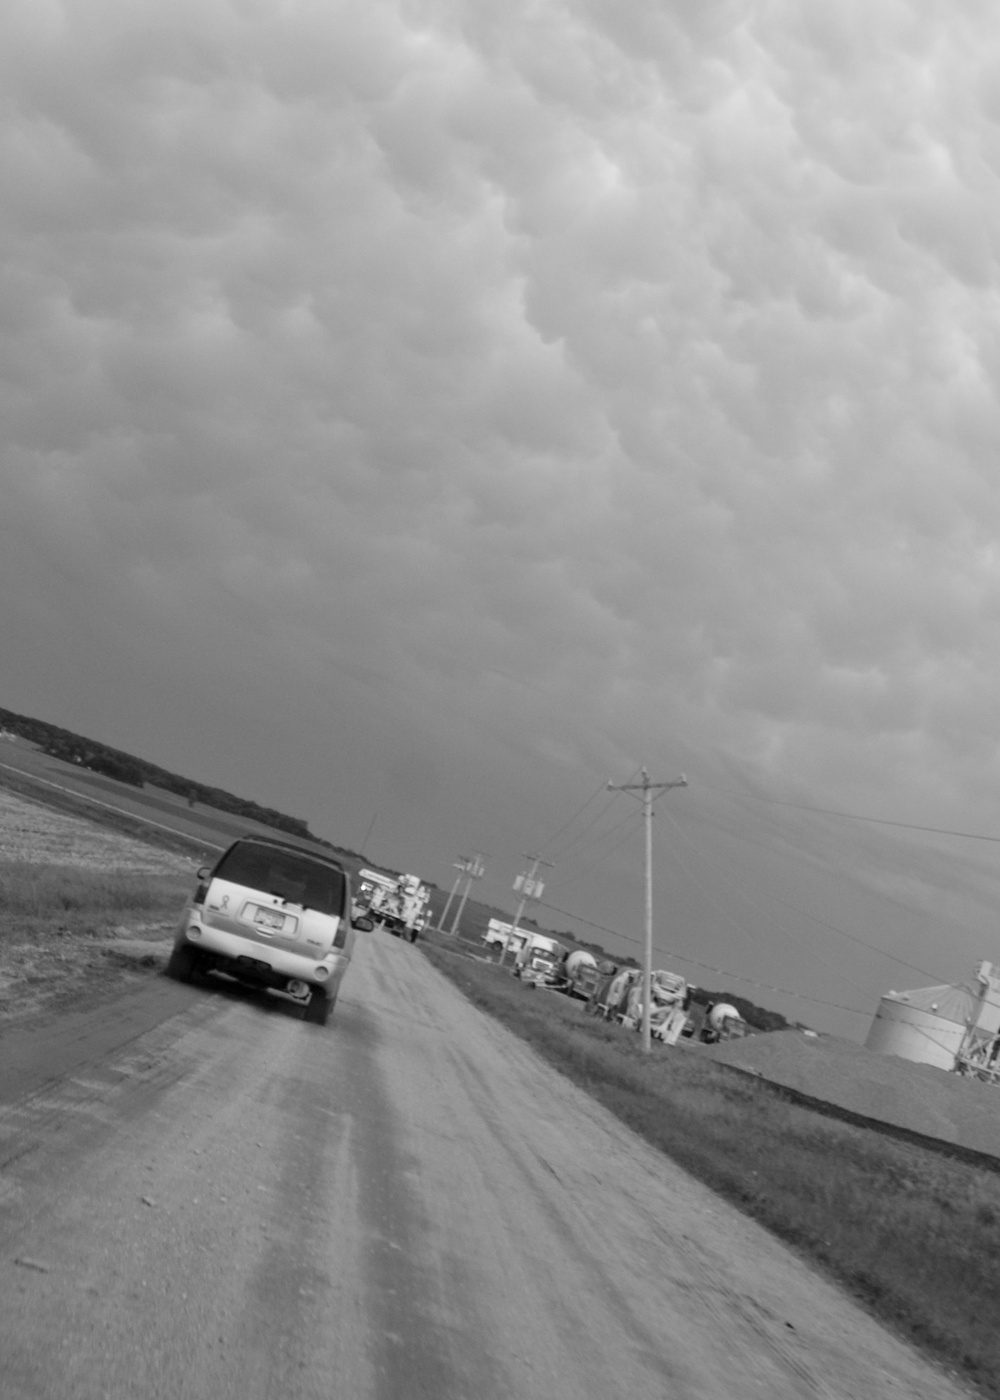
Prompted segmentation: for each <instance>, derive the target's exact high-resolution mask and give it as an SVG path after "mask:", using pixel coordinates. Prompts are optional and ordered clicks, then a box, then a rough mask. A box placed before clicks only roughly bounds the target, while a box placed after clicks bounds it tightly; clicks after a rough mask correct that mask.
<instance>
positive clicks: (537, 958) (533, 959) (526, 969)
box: [514, 933, 563, 987]
mask: <svg viewBox="0 0 1000 1400" xmlns="http://www.w3.org/2000/svg"><path fill="white" fill-rule="evenodd" d="M562 952H563V949H562V945H561V944H559V943H557V942H556V940H555V939H554V938H549V937H548V936H547V935H546V934H544V933H528V934H527V935H526V937H525V940H524V942H523V943H522V945H521V947H520V948H519V950H518V952H517V954H516V956H515V959H514V976H515V977H520V979H521V981H522V982H526V983H528V985H529V986H534V987H554V986H557V985H558V984H559V982H560V981H561V977H562V974H561V969H560V959H561V955H562Z"/></svg>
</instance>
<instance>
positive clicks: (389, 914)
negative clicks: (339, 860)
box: [356, 870, 431, 943]
mask: <svg viewBox="0 0 1000 1400" xmlns="http://www.w3.org/2000/svg"><path fill="white" fill-rule="evenodd" d="M358 881H359V884H358V893H357V897H356V907H357V909H358V912H359V913H360V914H362V915H367V916H368V917H369V918H371V919H373V920H376V921H377V922H378V923H380V924H381V925H382V927H383V928H385V929H387V930H388V931H389V933H394V934H396V935H397V937H399V938H408V939H409V940H410V942H411V943H416V941H417V936H418V935H419V933H420V932H421V930H422V929H423V928H425V927H426V924H427V906H428V904H429V903H430V898H431V892H430V890H429V889H428V888H427V886H426V885H423V884H421V882H420V879H419V877H418V876H416V875H384V874H383V873H382V872H381V871H379V870H360V871H359V872H358Z"/></svg>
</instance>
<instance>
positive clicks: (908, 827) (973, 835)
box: [702, 783, 1000, 845]
mask: <svg viewBox="0 0 1000 1400" xmlns="http://www.w3.org/2000/svg"><path fill="white" fill-rule="evenodd" d="M702 786H703V787H707V788H711V789H712V791H713V792H723V793H727V794H728V795H729V796H730V797H742V798H745V799H746V800H748V801H751V802H766V803H767V804H768V805H769V806H771V807H794V808H796V810H797V811H800V812H815V813H816V814H817V815H818V816H822V817H843V818H844V819H845V820H846V821H852V822H872V823H873V824H874V825H876V826H897V827H900V828H901V829H902V830H903V831H928V832H930V833H931V834H932V835H934V836H960V837H962V838H963V840H966V841H990V842H993V843H994V844H996V845H1000V836H986V835H984V834H983V833H982V832H981V831H955V830H954V829H953V828H951V827H947V826H921V825H920V824H919V823H917V822H897V821H891V820H890V819H889V818H888V817H866V816H864V815H863V814H862V813H861V812H840V811H837V810H836V809H835V808H833V807H813V806H810V805H809V804H808V803H805V802H792V801H790V800H789V799H787V798H782V797H761V796H760V794H759V793H756V792H738V791H737V790H736V788H724V787H718V786H717V785H716V784H715V783H703V784H702Z"/></svg>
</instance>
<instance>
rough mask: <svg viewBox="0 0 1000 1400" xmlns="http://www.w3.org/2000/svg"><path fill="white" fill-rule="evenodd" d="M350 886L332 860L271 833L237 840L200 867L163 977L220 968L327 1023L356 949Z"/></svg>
mask: <svg viewBox="0 0 1000 1400" xmlns="http://www.w3.org/2000/svg"><path fill="white" fill-rule="evenodd" d="M356 928H357V929H365V930H368V929H371V928H372V923H371V920H370V919H358V920H356V921H355V922H354V923H353V924H352V922H351V888H350V881H349V880H348V877H347V872H346V871H345V870H344V868H343V866H341V865H340V864H339V863H338V862H337V861H336V860H333V859H332V858H329V857H327V856H325V855H323V854H322V853H320V852H318V851H317V852H313V851H307V850H304V849H303V848H302V847H300V846H295V845H293V844H292V843H291V842H288V841H281V840H278V839H276V838H272V837H270V836H243V837H241V838H240V839H239V840H238V841H234V843H233V844H232V845H231V846H230V847H229V849H228V851H226V853H225V855H223V856H222V858H221V859H220V860H219V861H218V862H217V864H216V865H215V866H214V867H212V866H203V867H202V868H201V869H200V870H199V871H198V887H197V889H196V890H195V892H194V894H193V896H192V897H191V899H190V901H189V902H188V904H187V905H186V906H185V909H184V913H183V915H182V916H181V921H180V923H179V925H178V927H177V933H176V935H175V938H174V948H173V952H172V953H171V955H170V961H169V962H168V963H167V974H168V976H170V977H174V978H176V979H177V980H178V981H181V982H190V981H191V980H192V979H193V978H194V976H195V974H196V973H199V972H221V973H224V974H226V975H227V976H229V977H234V978H236V979H237V980H238V981H240V982H245V983H248V984H249V985H250V986H254V987H266V988H270V989H271V990H273V991H277V992H281V993H283V994H284V995H286V996H288V997H291V998H292V1000H293V1001H296V1002H299V1003H300V1004H301V1006H302V1008H303V1013H304V1017H305V1019H306V1020H307V1021H315V1022H317V1023H318V1024H319V1025H325V1024H326V1019H327V1017H328V1016H329V1014H330V1012H331V1011H332V1009H333V1005H334V1002H335V1001H336V1000H337V993H338V992H339V990H340V984H341V982H342V981H343V980H344V973H345V972H346V971H347V967H348V964H349V963H350V961H351V953H352V951H353V948H354V930H355V929H356Z"/></svg>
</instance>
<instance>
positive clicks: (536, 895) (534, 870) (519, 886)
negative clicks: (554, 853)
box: [500, 855, 552, 963]
mask: <svg viewBox="0 0 1000 1400" xmlns="http://www.w3.org/2000/svg"><path fill="white" fill-rule="evenodd" d="M523 859H524V860H530V861H531V869H530V870H527V871H524V872H523V873H522V874H520V875H519V876H518V877H517V879H516V880H515V881H514V888H515V889H516V890H520V892H521V903H520V904H519V905H518V906H517V913H516V914H515V915H514V922H513V924H512V925H511V930H510V933H509V934H508V935H507V942H506V943H505V944H504V946H503V947H502V948H501V949H500V962H501V963H502V962H503V961H504V959H505V958H506V957H507V949H508V948H509V949H510V950H511V953H512V954H513V956H514V958H515V959H516V958H517V953H516V952H514V935H515V934H516V933H517V926H518V924H519V923H520V922H521V917H522V915H523V914H524V906H525V905H526V904H527V902H528V900H529V899H541V897H542V890H543V889H544V888H545V886H544V885H543V884H542V882H541V880H536V879H535V876H536V875H537V874H538V867H539V866H540V865H547V866H548V868H549V869H550V870H551V869H552V862H551V861H550V860H542V858H541V856H527V855H526V856H524V857H523Z"/></svg>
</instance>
